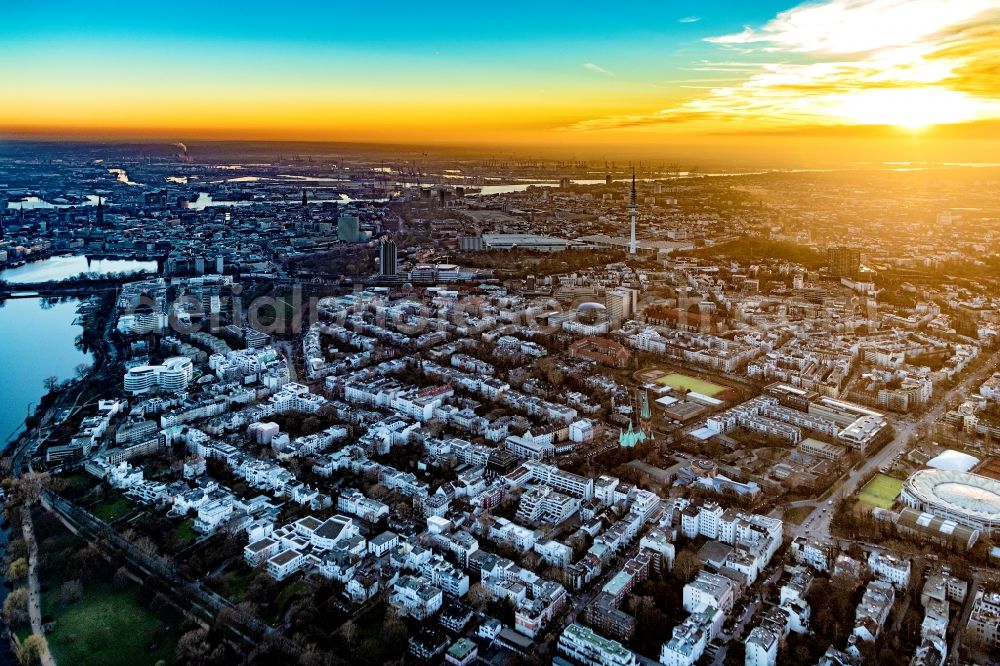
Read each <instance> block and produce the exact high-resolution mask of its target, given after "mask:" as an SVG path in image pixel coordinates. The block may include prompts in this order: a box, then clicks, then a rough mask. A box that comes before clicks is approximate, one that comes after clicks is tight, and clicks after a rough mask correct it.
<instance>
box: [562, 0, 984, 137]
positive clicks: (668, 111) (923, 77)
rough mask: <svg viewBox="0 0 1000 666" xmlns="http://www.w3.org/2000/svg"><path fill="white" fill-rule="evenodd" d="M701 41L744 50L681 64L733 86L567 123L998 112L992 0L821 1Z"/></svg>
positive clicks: (965, 117)
mask: <svg viewBox="0 0 1000 666" xmlns="http://www.w3.org/2000/svg"><path fill="white" fill-rule="evenodd" d="M886 26H891V29H887V28H886ZM706 41H708V42H709V43H712V44H716V45H718V46H720V47H721V48H724V49H726V50H727V51H730V52H736V53H745V54H749V57H747V56H743V57H741V58H740V59H739V60H725V59H720V60H719V61H712V60H702V61H698V62H696V63H692V65H691V66H690V67H688V68H684V69H685V71H695V72H705V73H706V78H704V79H701V81H700V82H705V83H711V82H713V79H711V78H707V77H710V76H712V74H714V75H715V76H716V77H718V76H719V75H720V74H724V75H733V76H737V77H740V78H738V79H736V80H734V81H733V82H732V84H731V85H716V86H713V85H707V86H706V91H705V92H704V93H701V94H700V96H698V97H695V98H691V99H688V100H685V101H682V102H680V103H678V104H675V105H673V106H670V107H667V108H663V109H659V110H655V111H651V112H645V113H634V114H623V115H616V116H610V117H605V118H592V119H584V120H581V121H579V122H577V123H575V124H573V125H570V126H567V127H565V128H563V129H564V130H570V131H598V130H608V129H627V128H633V127H649V126H656V125H662V126H678V125H684V124H689V125H691V126H693V127H700V128H701V129H718V128H720V127H722V128H725V127H730V128H732V129H734V130H736V129H739V128H743V129H744V130H749V129H760V130H781V129H787V128H794V127H807V126H823V125H830V126H833V125H838V126H839V125H874V124H895V125H902V126H911V127H921V126H925V125H929V124H942V123H945V124H947V123H963V122H972V121H977V120H989V119H998V118H1000V66H998V65H997V62H1000V4H998V3H997V0H967V1H965V2H961V3H955V2H953V1H952V0H826V1H824V2H818V3H808V4H803V5H800V6H798V7H794V8H792V9H790V10H788V11H785V12H781V13H780V14H778V15H777V16H775V17H774V18H773V19H771V20H770V21H768V22H766V23H765V24H764V25H763V26H761V27H759V28H754V27H750V26H747V27H746V28H744V29H743V30H742V31H741V32H737V33H733V34H729V35H721V36H717V37H710V38H708V39H707V40H706ZM754 61H756V62H754ZM714 81H716V82H718V83H728V81H718V78H716V79H714ZM685 83H698V82H696V81H685Z"/></svg>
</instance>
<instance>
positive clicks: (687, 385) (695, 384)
mask: <svg viewBox="0 0 1000 666" xmlns="http://www.w3.org/2000/svg"><path fill="white" fill-rule="evenodd" d="M656 383H657V384H662V385H663V386H669V387H670V388H672V389H675V390H689V391H693V392H695V393H700V394H702V395H707V396H708V397H710V398H711V397H712V396H714V395H715V394H717V393H722V392H723V391H725V390H726V387H725V386H719V385H718V384H713V383H712V382H706V381H705V380H703V379H696V378H694V377H688V376H687V375H682V374H680V373H679V372H672V373H670V374H669V375H664V376H663V377H660V378H659V379H657V380H656Z"/></svg>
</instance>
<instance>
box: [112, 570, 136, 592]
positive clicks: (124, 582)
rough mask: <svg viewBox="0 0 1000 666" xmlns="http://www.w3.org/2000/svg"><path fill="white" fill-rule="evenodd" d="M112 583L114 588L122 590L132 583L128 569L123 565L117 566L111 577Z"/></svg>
mask: <svg viewBox="0 0 1000 666" xmlns="http://www.w3.org/2000/svg"><path fill="white" fill-rule="evenodd" d="M112 584H113V585H114V586H115V589H116V590H124V589H126V588H128V587H129V586H130V585H131V584H132V575H131V574H129V572H128V569H127V568H125V567H124V566H121V567H118V569H117V570H116V571H115V575H114V578H113V579H112Z"/></svg>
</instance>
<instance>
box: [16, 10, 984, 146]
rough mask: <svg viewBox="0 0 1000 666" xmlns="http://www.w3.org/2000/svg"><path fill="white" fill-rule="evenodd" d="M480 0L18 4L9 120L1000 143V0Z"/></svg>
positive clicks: (432, 134) (242, 134)
mask: <svg viewBox="0 0 1000 666" xmlns="http://www.w3.org/2000/svg"><path fill="white" fill-rule="evenodd" d="M483 4H484V3H462V4H458V3H432V4H426V3H398V2H393V1H383V2H373V3H338V2H329V0H327V1H326V2H304V3H285V4H282V3H273V2H268V3H257V2H240V3H236V2H198V3H195V2H190V1H188V0H179V1H176V2H172V3H170V4H169V5H166V6H165V7H166V8H163V7H164V5H147V4H145V3H136V4H132V5H124V6H109V5H93V4H88V3H79V2H51V1H49V0H36V1H33V2H18V3H9V4H8V5H7V6H5V8H4V20H3V21H2V22H0V85H2V88H3V90H4V91H5V95H4V98H5V99H4V103H3V104H0V133H2V134H4V135H7V136H18V135H43V136H60V135H72V136H121V137H130V138H135V137H150V138H168V137H169V138H173V139H196V138H241V139H244V138H245V139H310V140H327V139H329V140H348V141H392V142H415V143H425V144H435V143H457V144H462V143H468V144H506V145H512V146H529V145H538V146H565V147H571V148H573V149H579V150H581V151H586V150H588V149H589V150H612V149H617V148H625V149H627V148H632V149H635V150H639V149H642V150H647V151H648V150H656V149H658V148H659V147H663V146H675V147H683V148H684V149H685V150H687V151H688V152H694V153H697V152H699V151H704V152H705V153H706V154H721V153H723V152H725V151H726V150H728V149H733V150H737V151H742V152H744V153H750V152H754V151H762V150H763V151H778V152H781V151H785V152H791V153H796V154H799V155H804V154H807V153H815V152H816V151H830V150H834V151H836V150H838V149H844V148H846V147H848V146H851V147H852V150H854V148H853V147H859V148H860V151H858V150H854V153H853V154H856V155H862V156H865V157H868V156H869V155H870V156H871V159H893V158H898V157H900V156H908V157H910V158H912V157H914V153H915V156H920V157H924V158H925V159H953V160H963V159H965V160H970V161H974V160H989V158H990V156H993V159H992V161H998V160H997V158H996V157H995V156H996V155H1000V129H998V128H1000V0H824V1H820V2H810V3H804V4H792V3H788V2H771V1H768V2H752V3H750V2H666V1H662V0H661V1H659V2H655V3H653V2H637V3H630V4H621V3H614V2H609V0H601V1H600V2H589V1H583V2H579V1H578V2H573V3H563V2H532V3H527V2H518V1H511V2H505V3H498V4H497V5H496V9H491V10H487V9H482V8H478V7H476V6H474V5H478V6H482V5H483ZM901 154H905V155H901Z"/></svg>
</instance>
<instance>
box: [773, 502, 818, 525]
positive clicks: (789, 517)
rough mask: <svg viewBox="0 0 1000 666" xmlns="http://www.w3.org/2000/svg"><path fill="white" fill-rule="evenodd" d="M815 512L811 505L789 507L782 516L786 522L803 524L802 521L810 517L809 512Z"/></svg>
mask: <svg viewBox="0 0 1000 666" xmlns="http://www.w3.org/2000/svg"><path fill="white" fill-rule="evenodd" d="M812 512H813V508H812V507H811V506H799V507H795V508H794V509H789V510H788V511H786V512H785V513H784V514H783V515H782V516H781V519H782V520H784V521H785V522H786V523H791V524H793V525H801V524H802V521H803V520H805V519H806V518H808V517H809V514H810V513H812Z"/></svg>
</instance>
